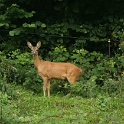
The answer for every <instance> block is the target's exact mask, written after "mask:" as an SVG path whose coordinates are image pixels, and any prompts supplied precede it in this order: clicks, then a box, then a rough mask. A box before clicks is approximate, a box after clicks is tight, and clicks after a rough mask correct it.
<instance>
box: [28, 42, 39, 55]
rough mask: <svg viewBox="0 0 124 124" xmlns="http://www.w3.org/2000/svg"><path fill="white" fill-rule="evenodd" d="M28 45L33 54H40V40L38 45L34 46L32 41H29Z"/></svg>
mask: <svg viewBox="0 0 124 124" xmlns="http://www.w3.org/2000/svg"><path fill="white" fill-rule="evenodd" d="M27 45H28V47H29V48H30V49H31V53H32V55H33V56H36V55H37V54H38V49H39V48H40V46H41V42H40V41H39V42H38V43H37V45H36V46H35V47H34V46H32V44H31V43H30V42H27Z"/></svg>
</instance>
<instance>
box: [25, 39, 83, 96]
mask: <svg viewBox="0 0 124 124" xmlns="http://www.w3.org/2000/svg"><path fill="white" fill-rule="evenodd" d="M27 45H28V47H29V48H30V49H31V52H32V55H33V60H34V66H35V67H36V68H37V70H38V74H39V75H40V76H41V77H42V79H43V92H44V96H46V89H47V90H48V96H50V79H51V78H57V79H67V80H68V81H69V82H70V83H71V84H75V83H76V80H77V78H78V77H79V76H80V74H81V72H82V69H80V68H78V67H77V66H75V65H73V64H71V63H64V62H50V61H43V60H40V59H39V56H38V49H39V48H40V46H41V42H40V41H39V42H38V43H37V45H36V46H35V47H34V46H32V44H31V43H30V42H27Z"/></svg>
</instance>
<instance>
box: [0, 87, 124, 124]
mask: <svg viewBox="0 0 124 124" xmlns="http://www.w3.org/2000/svg"><path fill="white" fill-rule="evenodd" d="M0 93H1V92H0ZM15 93H16V97H15V98H13V97H8V96H7V95H6V94H2V93H1V110H0V111H1V113H0V114H1V123H2V124H123V123H124V100H123V99H122V97H121V98H118V97H109V96H107V95H106V96H105V95H98V97H97V98H83V97H81V96H75V97H72V96H70V95H67V96H51V97H50V98H48V97H43V96H42V95H39V94H38V95H37V94H35V95H34V94H33V93H32V92H31V91H27V90H24V89H22V88H17V89H15Z"/></svg>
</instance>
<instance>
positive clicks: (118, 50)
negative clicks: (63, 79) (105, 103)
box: [0, 0, 124, 95]
mask: <svg viewBox="0 0 124 124" xmlns="http://www.w3.org/2000/svg"><path fill="white" fill-rule="evenodd" d="M123 8H124V1H123V0H95V1H91V0H78V1H77V0H71V1H70V0H42V1H41V0H37V1H35V0H26V1H25V0H18V1H16V0H11V1H9V0H1V1H0V51H1V52H0V55H1V58H0V64H1V65H0V66H1V77H2V78H1V80H3V79H4V78H6V80H7V82H16V83H19V84H23V85H27V86H28V87H29V86H30V87H31V88H32V89H33V90H36V91H38V90H37V88H38V85H37V86H31V84H30V81H31V80H32V77H33V76H34V74H35V73H36V72H35V71H34V70H33V61H32V58H31V55H30V50H29V48H28V47H27V41H30V42H31V43H32V44H33V45H35V44H36V43H37V42H38V41H41V42H42V47H41V48H40V50H39V55H40V56H41V58H42V59H43V60H49V61H61V62H71V63H74V64H76V65H78V66H79V67H81V68H82V69H83V72H82V76H81V78H82V79H80V81H79V84H78V85H77V88H76V89H78V90H77V91H76V92H78V91H79V92H78V93H79V94H83V93H84V92H83V91H82V89H83V88H84V87H87V88H88V86H89V85H91V84H92V85H93V89H94V87H97V86H100V87H101V86H102V87H103V86H105V87H108V86H111V85H112V86H113V82H117V83H114V85H118V84H119V82H118V81H120V80H121V78H122V75H123V74H122V73H123V69H124V63H123V62H124V56H123V52H124V41H123V37H124V11H123ZM27 70H29V71H27ZM30 70H31V71H30ZM29 72H30V73H29ZM4 74H5V75H4ZM33 80H34V84H32V85H36V82H40V81H39V79H36V78H35V79H33ZM80 82H83V83H80ZM85 83H87V84H86V86H84V85H83V84H85ZM110 84H111V85H110ZM1 85H2V84H1ZM39 85H40V84H39ZM80 85H81V86H80ZM53 87H54V86H53ZM61 87H64V86H61ZM69 88H70V87H69ZM114 88H115V89H117V87H116V86H115V87H114ZM57 89H59V88H57ZM60 89H62V88H60ZM60 89H59V90H60ZM115 89H114V90H112V91H115ZM74 92H75V90H74ZM87 95H88V94H87Z"/></svg>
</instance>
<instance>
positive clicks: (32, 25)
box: [28, 24, 36, 28]
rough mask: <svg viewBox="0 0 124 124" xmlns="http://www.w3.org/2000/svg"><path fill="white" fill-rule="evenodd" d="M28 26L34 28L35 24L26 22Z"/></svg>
mask: <svg viewBox="0 0 124 124" xmlns="http://www.w3.org/2000/svg"><path fill="white" fill-rule="evenodd" d="M28 27H30V28H35V27H36V25H35V24H28Z"/></svg>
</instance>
